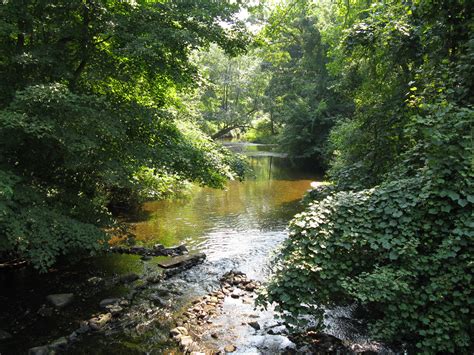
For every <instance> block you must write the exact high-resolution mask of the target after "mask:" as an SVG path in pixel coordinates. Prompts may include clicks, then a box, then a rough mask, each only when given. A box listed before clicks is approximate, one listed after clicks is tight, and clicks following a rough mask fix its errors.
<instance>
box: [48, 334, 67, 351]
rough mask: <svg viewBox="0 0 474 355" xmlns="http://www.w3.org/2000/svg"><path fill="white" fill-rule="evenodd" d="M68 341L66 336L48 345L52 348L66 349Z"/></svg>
mask: <svg viewBox="0 0 474 355" xmlns="http://www.w3.org/2000/svg"><path fill="white" fill-rule="evenodd" d="M67 343H68V341H67V339H66V337H61V338H58V339H56V340H54V341H53V342H52V343H51V344H49V346H48V347H49V349H50V350H64V349H66V347H67Z"/></svg>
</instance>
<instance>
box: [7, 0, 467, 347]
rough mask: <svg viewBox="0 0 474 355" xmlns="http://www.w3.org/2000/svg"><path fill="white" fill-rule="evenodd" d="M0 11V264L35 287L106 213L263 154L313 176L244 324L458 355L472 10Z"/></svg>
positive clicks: (73, 1)
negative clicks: (349, 332)
mask: <svg viewBox="0 0 474 355" xmlns="http://www.w3.org/2000/svg"><path fill="white" fill-rule="evenodd" d="M252 4H253V5H255V6H254V7H252V8H250V7H249V9H250V13H249V17H248V18H247V22H248V23H250V22H252V23H253V25H254V26H255V25H256V28H259V27H258V26H260V28H259V31H258V33H256V34H255V36H254V40H253V41H252V43H250V40H249V39H250V35H249V33H248V31H247V30H246V29H245V26H244V23H243V22H242V21H240V20H237V17H236V14H237V13H238V12H239V10H240V8H239V6H240V2H226V1H205V0H200V1H196V0H180V1H158V0H157V1H147V0H136V1H132V0H129V1H120V0H70V1H61V0H52V1H51V0H37V1H31V0H16V1H11V0H4V1H2V2H1V3H0V77H1V78H2V80H1V81H0V258H2V259H3V258H7V259H12V258H17V257H18V258H22V259H24V260H27V261H29V262H30V263H31V264H32V265H34V266H35V267H36V268H38V269H41V270H43V271H44V270H47V268H48V267H50V266H51V265H52V264H53V263H54V262H55V261H56V260H57V258H58V257H59V256H61V255H65V254H68V253H71V252H75V253H77V252H79V251H86V252H96V251H98V250H100V249H102V248H104V247H106V245H107V240H108V238H109V237H110V234H111V233H112V231H114V229H115V228H114V227H116V226H117V224H116V222H115V221H114V218H113V212H117V211H121V210H123V209H128V208H130V207H131V206H134V205H137V204H138V203H139V202H140V201H142V200H143V199H144V198H147V197H153V198H162V197H165V196H167V195H169V194H173V193H174V192H175V191H176V190H179V189H180V188H182V186H183V185H185V184H186V183H187V181H194V182H197V183H199V184H202V185H208V186H213V187H220V186H222V185H223V184H224V182H225V181H226V180H227V179H229V178H230V179H232V178H237V177H239V176H241V175H242V173H243V170H244V166H243V163H242V161H241V160H240V159H239V158H237V157H235V156H233V155H232V154H230V153H229V152H228V151H227V150H226V149H224V148H223V147H222V146H220V145H219V144H218V143H216V142H215V141H214V140H213V139H211V137H212V138H220V137H224V136H226V135H228V134H230V133H231V132H239V133H240V134H245V135H246V137H247V138H251V139H253V140H256V141H267V142H278V143H279V144H280V145H281V147H282V149H283V150H284V151H286V152H288V153H289V154H290V156H291V157H292V158H304V161H305V162H306V163H308V164H311V166H312V167H316V166H318V167H321V166H323V167H326V168H328V179H329V180H330V182H331V184H330V185H325V186H323V187H320V188H317V189H315V190H313V191H312V192H311V193H309V194H308V196H307V197H306V203H307V206H306V210H305V211H304V212H303V213H301V214H300V215H298V216H296V217H295V219H294V220H293V221H292V223H291V233H290V238H289V239H288V240H287V241H286V242H285V244H284V246H283V247H282V250H281V254H280V256H279V259H278V261H277V264H276V272H275V275H274V276H273V278H272V279H271V281H270V283H269V284H268V287H267V289H266V293H265V294H263V295H262V298H261V302H262V304H268V303H273V302H275V303H276V305H277V310H278V311H280V312H281V314H282V315H283V317H284V318H285V319H286V320H287V321H288V323H289V324H290V325H292V326H293V327H294V328H295V329H300V328H299V326H300V325H303V324H304V320H305V319H308V317H307V316H308V315H309V316H311V317H312V318H316V319H319V320H320V321H321V322H320V323H319V324H320V325H321V326H322V324H323V323H322V320H323V317H324V314H325V311H326V309H327V308H331V307H334V306H339V305H349V304H350V305H354V304H355V305H357V306H358V307H359V309H361V310H365V312H360V313H361V314H364V315H365V316H364V321H366V322H367V324H368V326H369V330H370V332H371V334H372V336H373V337H374V338H376V339H380V340H382V341H387V342H391V343H394V344H398V345H400V346H403V347H406V348H408V349H409V350H410V351H423V352H427V353H436V352H455V353H467V352H469V351H472V349H473V348H472V347H473V345H472V344H473V341H472V334H473V323H472V320H471V318H472V316H471V315H472V314H473V313H474V297H473V294H472V286H471V284H472V275H473V274H474V273H473V271H474V270H473V268H474V258H473V252H474V245H473V238H474V224H473V223H474V219H473V217H474V216H473V213H472V210H473V209H472V207H473V203H474V190H473V181H474V156H473V148H474V138H473V134H474V128H473V122H474V108H473V98H474V19H473V14H474V2H472V1H469V0H436V1H430V0H410V1H408V0H407V1H394V0H393V1H391V0H390V1H383V2H375V1H371V0H369V1H367V0H347V1H337V2H335V1H330V0H326V1H325V0H321V1H317V2H316V1H315V2H311V1H303V0H288V1H281V2H278V5H275V6H273V5H272V6H270V7H267V5H268V4H274V2H270V1H269V2H264V1H262V2H259V3H256V4H255V2H252Z"/></svg>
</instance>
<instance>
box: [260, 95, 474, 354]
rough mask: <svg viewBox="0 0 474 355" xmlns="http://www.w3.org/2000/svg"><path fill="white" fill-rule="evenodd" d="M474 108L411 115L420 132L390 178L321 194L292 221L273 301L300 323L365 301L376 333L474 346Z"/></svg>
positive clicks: (428, 346) (428, 347)
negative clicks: (472, 136) (472, 133)
mask: <svg viewBox="0 0 474 355" xmlns="http://www.w3.org/2000/svg"><path fill="white" fill-rule="evenodd" d="M473 112H474V111H473V110H471V109H468V108H456V107H454V106H452V105H450V104H447V103H444V104H442V105H440V104H438V105H430V106H427V108H426V109H425V111H424V112H423V114H420V115H416V116H413V117H412V118H411V125H409V126H408V128H407V132H406V133H407V135H408V136H411V137H416V136H418V139H417V140H413V142H414V144H413V146H412V148H411V149H410V150H409V151H408V152H407V153H406V154H405V157H406V160H405V161H404V162H403V163H402V164H401V165H400V167H398V168H395V169H393V171H392V175H391V176H389V178H388V179H387V180H386V181H385V182H383V183H382V184H380V185H379V186H376V187H374V188H371V189H365V190H361V191H337V190H334V187H331V186H325V187H322V188H321V189H322V190H321V189H319V190H318V191H315V192H312V193H311V194H312V197H313V198H316V200H315V201H314V202H312V203H311V204H310V205H309V207H308V208H307V209H306V211H304V212H303V213H301V214H299V215H297V216H296V217H295V219H294V220H293V221H292V222H291V231H290V238H289V239H288V240H287V242H286V243H285V245H284V247H283V249H282V253H281V257H280V259H279V262H278V264H277V266H276V273H275V276H274V277H273V279H272V280H271V282H270V283H269V285H268V288H267V291H266V294H264V299H265V301H266V302H268V303H272V302H276V303H277V310H278V311H281V312H282V314H283V316H284V318H285V319H286V320H287V321H288V322H289V323H290V324H292V325H295V326H298V325H301V324H302V323H304V321H303V318H302V317H301V316H304V315H308V314H310V315H313V316H315V317H317V318H318V319H319V320H322V318H323V315H324V311H325V309H326V308H327V307H333V306H336V305H344V304H353V303H356V304H359V305H361V306H363V307H366V309H367V312H366V316H365V320H366V321H367V322H368V324H369V330H370V332H371V335H372V336H373V337H374V338H375V339H380V340H383V341H387V342H395V343H403V344H406V343H408V344H409V346H413V347H416V348H418V350H422V351H426V352H430V353H431V352H468V350H469V348H470V347H471V346H472V334H473V332H472V321H471V316H470V315H471V314H473V311H474V297H473V294H472V286H471V285H472V275H473V265H474V243H473V240H474V223H473V218H472V205H473V203H474V191H473V181H474V179H473V178H474V175H473V169H472V163H473V161H472V146H471V145H470V142H471V141H470V135H469V134H466V132H470V130H471V123H470V122H472V117H473ZM420 135H421V137H420ZM413 159H415V160H416V162H415V161H413ZM409 160H410V161H409ZM417 165H418V168H415V167H416V166H417ZM396 177H398V178H396ZM320 324H322V323H320Z"/></svg>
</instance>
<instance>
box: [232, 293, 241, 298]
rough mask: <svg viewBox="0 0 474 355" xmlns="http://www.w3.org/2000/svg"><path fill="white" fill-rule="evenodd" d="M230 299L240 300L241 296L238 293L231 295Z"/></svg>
mask: <svg viewBox="0 0 474 355" xmlns="http://www.w3.org/2000/svg"><path fill="white" fill-rule="evenodd" d="M230 297H232V298H239V297H240V295H238V294H237V293H233V294H231V295H230Z"/></svg>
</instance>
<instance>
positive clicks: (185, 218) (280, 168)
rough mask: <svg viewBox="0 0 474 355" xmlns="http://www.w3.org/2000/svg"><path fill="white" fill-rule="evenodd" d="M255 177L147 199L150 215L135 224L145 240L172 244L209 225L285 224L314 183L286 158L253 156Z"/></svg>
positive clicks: (194, 236)
mask: <svg viewBox="0 0 474 355" xmlns="http://www.w3.org/2000/svg"><path fill="white" fill-rule="evenodd" d="M249 163H250V165H251V167H252V168H253V171H254V177H253V178H250V179H248V180H247V181H244V182H238V181H231V182H229V184H228V185H227V188H226V189H224V190H216V189H210V188H196V191H195V192H194V193H193V194H192V196H191V197H190V198H189V199H188V200H185V201H157V202H151V203H147V204H145V206H144V208H145V211H146V212H147V213H149V214H150V218H149V220H147V221H144V222H139V223H137V224H136V225H135V232H136V234H137V237H138V238H139V239H141V240H143V241H144V242H146V243H154V242H157V241H158V240H159V242H161V243H164V244H167V245H171V244H178V243H180V242H181V241H184V240H186V241H187V242H190V241H192V240H195V241H196V240H197V239H200V238H201V237H202V236H203V235H204V234H206V233H207V232H209V231H210V230H211V229H216V228H232V229H237V230H238V229H243V230H245V229H250V228H251V229H274V228H281V227H283V226H285V225H286V223H287V222H288V220H289V219H290V218H291V217H292V215H294V214H295V213H296V212H297V211H298V209H299V203H298V202H299V200H300V199H301V197H302V195H303V194H304V193H305V191H306V190H307V189H309V187H310V185H309V184H310V181H311V180H307V179H298V175H301V174H300V173H299V172H298V170H297V169H295V168H294V167H291V165H290V164H289V162H288V161H286V160H285V159H280V158H274V157H252V158H249Z"/></svg>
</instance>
